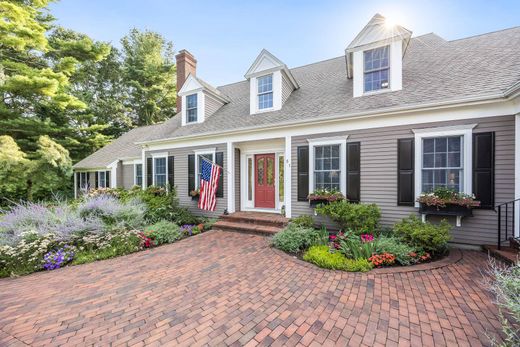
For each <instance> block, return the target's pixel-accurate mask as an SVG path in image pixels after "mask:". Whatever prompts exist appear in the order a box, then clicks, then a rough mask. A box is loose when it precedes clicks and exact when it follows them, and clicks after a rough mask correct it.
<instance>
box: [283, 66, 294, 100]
mask: <svg viewBox="0 0 520 347" xmlns="http://www.w3.org/2000/svg"><path fill="white" fill-rule="evenodd" d="M292 91H293V87H292V85H291V82H290V81H289V77H287V75H286V74H284V73H283V74H282V105H283V104H285V102H286V101H287V99H289V96H290V95H291V93H292Z"/></svg>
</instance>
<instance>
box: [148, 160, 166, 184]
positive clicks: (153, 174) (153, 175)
mask: <svg viewBox="0 0 520 347" xmlns="http://www.w3.org/2000/svg"><path fill="white" fill-rule="evenodd" d="M161 158H164V160H165V162H166V185H168V153H152V185H153V186H155V159H161ZM143 182H144V173H143Z"/></svg>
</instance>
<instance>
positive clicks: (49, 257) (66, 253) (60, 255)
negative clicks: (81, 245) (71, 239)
mask: <svg viewBox="0 0 520 347" xmlns="http://www.w3.org/2000/svg"><path fill="white" fill-rule="evenodd" d="M72 259H74V252H73V251H72V249H71V247H70V246H68V245H65V246H64V247H62V248H60V249H58V250H56V251H51V252H48V253H46V254H45V255H44V256H43V260H44V264H43V268H44V269H45V270H55V269H59V268H60V267H62V266H64V265H67V264H68V263H69V262H71V261H72Z"/></svg>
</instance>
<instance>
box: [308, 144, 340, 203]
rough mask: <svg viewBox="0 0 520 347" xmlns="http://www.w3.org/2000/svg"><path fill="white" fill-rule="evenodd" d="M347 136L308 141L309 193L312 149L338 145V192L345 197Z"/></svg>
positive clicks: (310, 190)
mask: <svg viewBox="0 0 520 347" xmlns="http://www.w3.org/2000/svg"><path fill="white" fill-rule="evenodd" d="M347 138H348V135H347V136H341V137H329V138H319V139H308V140H307V141H308V142H309V193H312V192H313V191H314V147H316V146H326V145H340V148H339V151H340V153H339V157H340V161H339V168H340V170H341V171H340V181H339V186H340V191H341V193H342V194H343V195H345V196H347Z"/></svg>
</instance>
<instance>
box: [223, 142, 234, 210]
mask: <svg viewBox="0 0 520 347" xmlns="http://www.w3.org/2000/svg"><path fill="white" fill-rule="evenodd" d="M226 148H227V155H226V159H227V165H224V168H223V170H224V171H223V173H222V177H227V210H228V212H229V213H233V212H235V145H234V144H233V142H228V143H227V146H226Z"/></svg>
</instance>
